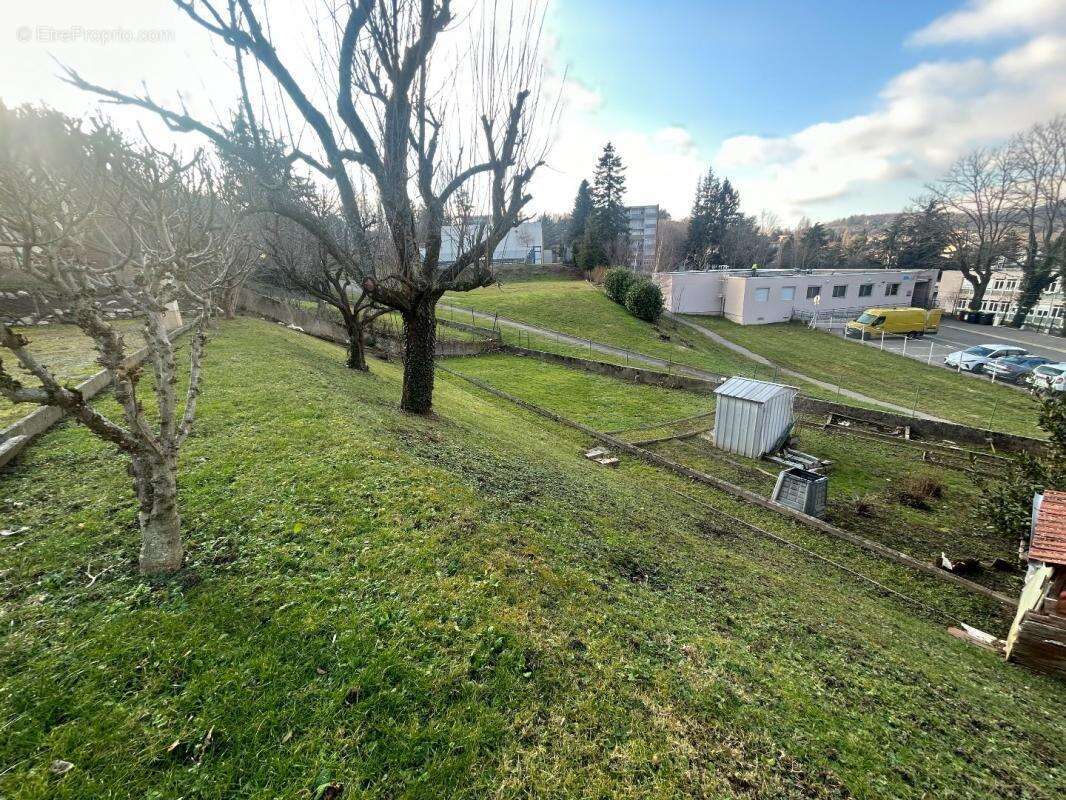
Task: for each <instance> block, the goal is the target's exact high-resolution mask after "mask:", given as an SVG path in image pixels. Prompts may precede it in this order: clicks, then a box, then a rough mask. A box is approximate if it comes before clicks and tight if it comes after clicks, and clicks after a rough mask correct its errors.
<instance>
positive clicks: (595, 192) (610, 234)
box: [585, 142, 629, 266]
mask: <svg viewBox="0 0 1066 800" xmlns="http://www.w3.org/2000/svg"><path fill="white" fill-rule="evenodd" d="M625 191H626V178H625V166H623V164H622V159H621V158H619V157H618V154H617V153H616V152H615V149H614V145H613V144H611V143H610V142H608V143H607V144H606V145H605V146H604V148H603V154H602V155H601V156H600V159H599V161H597V162H596V173H595V175H594V177H593V180H592V206H593V210H592V214H591V217H590V220H589V224H587V225H586V236H585V240H586V242H589V244H590V245H592V246H593V247H594V248H595V249H596V251H597V255H598V254H599V252H603V253H605V254H606V257H607V258H609V259H613V260H624V258H625V256H626V254H627V252H628V241H627V240H628V237H629V223H628V221H627V219H626V208H625V206H624V205H622V198H623V196H624V195H625ZM593 222H594V223H595V224H591V223H593ZM600 263H604V262H602V261H601V262H599V263H598V264H597V266H599V264H600Z"/></svg>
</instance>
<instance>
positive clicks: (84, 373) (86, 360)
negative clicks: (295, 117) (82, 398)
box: [0, 319, 144, 428]
mask: <svg viewBox="0 0 1066 800" xmlns="http://www.w3.org/2000/svg"><path fill="white" fill-rule="evenodd" d="M115 324H116V325H117V326H118V328H119V329H120V330H121V331H122V332H123V333H124V334H125V336H126V344H127V348H128V349H129V350H130V351H132V350H136V349H137V348H139V347H141V346H143V344H144V337H143V336H141V333H140V325H141V323H140V322H139V321H138V320H132V319H130V320H116V321H115ZM14 330H15V332H16V333H22V334H24V335H25V336H26V338H27V339H29V340H30V350H31V351H32V352H33V353H34V354H35V355H36V356H37V357H38V358H39V359H40V360H41V362H42V363H43V364H45V365H46V366H48V367H50V368H51V369H52V371H53V372H54V373H55V375H56V377H58V378H61V379H63V380H65V381H69V382H71V383H78V382H79V381H83V380H85V379H86V378H88V377H89V376H90V375H93V374H94V373H96V372H99V371H100V365H99V364H97V363H96V356H97V353H96V350H95V349H94V348H93V341H92V339H90V338H89V337H88V336H86V335H85V334H83V333H82V332H81V331H80V330H78V328H77V327H75V326H74V325H40V326H35V327H32V328H14ZM0 358H3V360H4V368H5V369H7V370H9V371H10V372H11V373H12V374H13V375H14V376H15V377H16V378H18V379H19V380H22V381H24V382H25V383H26V384H27V385H28V386H39V385H40V384H39V382H38V381H37V379H36V378H34V377H33V376H32V375H30V374H29V373H27V372H26V371H25V370H23V369H22V367H21V366H19V364H18V362H17V361H16V360H15V357H14V356H13V355H12V354H11V353H9V352H8V351H6V350H0ZM34 408H35V406H31V405H26V404H19V405H15V404H14V403H11V402H9V401H8V400H7V399H5V398H3V397H0V428H4V427H6V426H8V425H10V424H11V423H13V422H17V421H18V420H20V419H21V418H22V417H24V416H26V415H27V414H29V413H30V412H32V411H33V409H34Z"/></svg>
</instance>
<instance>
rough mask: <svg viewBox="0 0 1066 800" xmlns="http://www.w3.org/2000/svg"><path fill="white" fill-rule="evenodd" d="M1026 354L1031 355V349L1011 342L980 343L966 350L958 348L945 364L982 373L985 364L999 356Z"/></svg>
mask: <svg viewBox="0 0 1066 800" xmlns="http://www.w3.org/2000/svg"><path fill="white" fill-rule="evenodd" d="M1026 355H1029V351H1028V350H1026V349H1025V348H1024V347H1015V346H1014V345H1011V344H1006V345H1004V344H979V345H976V346H974V347H969V348H967V349H965V350H956V351H955V352H954V353H951V354H949V355H948V357H947V358H945V359H944V364H945V365H946V366H949V367H951V368H952V369H959V368H960V366H961V368H962V369H963V370H965V371H966V372H975V373H980V372H983V371H984V369H985V364H988V363H989V362H990V361H993V360H995V359H997V358H1006V357H1007V356H1026Z"/></svg>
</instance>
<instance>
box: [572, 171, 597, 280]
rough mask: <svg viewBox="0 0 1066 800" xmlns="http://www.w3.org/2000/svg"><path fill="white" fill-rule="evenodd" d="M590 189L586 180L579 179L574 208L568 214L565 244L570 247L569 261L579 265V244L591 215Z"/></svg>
mask: <svg viewBox="0 0 1066 800" xmlns="http://www.w3.org/2000/svg"><path fill="white" fill-rule="evenodd" d="M592 208H593V206H592V190H591V188H590V187H589V182H588V181H581V185H580V186H579V187H577V197H575V198H574V210H573V211H572V212H571V214H570V225H569V226H568V228H567V231H566V241H565V244H566V246H567V247H569V248H570V260H571V263H573V264H577V265H578V266H581V261H582V259H581V244H582V242H583V240H584V238H585V229H586V228H587V227H588V224H589V218H590V217H591V216H592Z"/></svg>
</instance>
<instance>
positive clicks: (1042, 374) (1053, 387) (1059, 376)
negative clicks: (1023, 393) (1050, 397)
mask: <svg viewBox="0 0 1066 800" xmlns="http://www.w3.org/2000/svg"><path fill="white" fill-rule="evenodd" d="M1028 377H1029V379H1028V381H1027V382H1028V384H1029V386H1030V387H1032V388H1033V389H1042V390H1044V391H1049V392H1061V391H1066V364H1041V365H1040V366H1039V367H1036V368H1034V369H1033V371H1032V372H1030V373H1029V376H1028Z"/></svg>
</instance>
